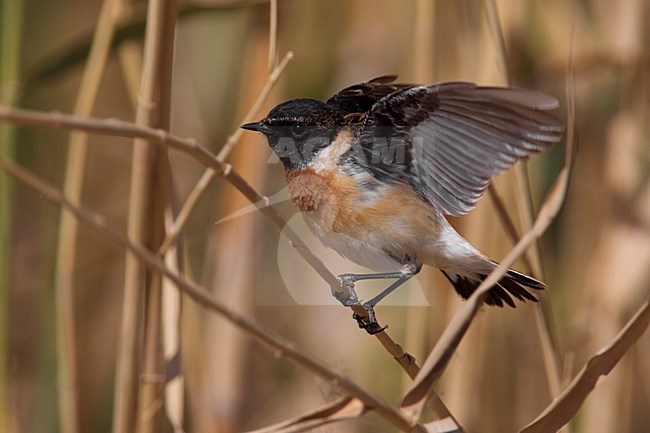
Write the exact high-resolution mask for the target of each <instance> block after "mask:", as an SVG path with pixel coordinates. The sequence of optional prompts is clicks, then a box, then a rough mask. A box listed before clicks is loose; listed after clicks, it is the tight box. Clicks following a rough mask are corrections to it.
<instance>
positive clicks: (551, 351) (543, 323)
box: [485, 0, 572, 397]
mask: <svg viewBox="0 0 650 433" xmlns="http://www.w3.org/2000/svg"><path fill="white" fill-rule="evenodd" d="M485 10H486V14H487V19H488V24H489V28H490V31H491V33H492V37H493V38H494V41H495V43H496V46H497V50H496V52H497V67H498V69H499V72H500V75H501V77H502V79H503V80H504V82H505V84H506V85H507V86H511V85H512V79H511V77H510V73H509V71H508V55H507V50H506V43H505V38H504V36H503V30H502V28H501V24H500V20H499V12H498V8H497V2H496V0H485ZM570 120H572V119H570ZM526 164H527V162H526V161H520V162H519V163H517V164H515V166H514V167H513V172H514V175H515V187H516V190H517V205H518V208H519V215H520V219H521V223H522V227H523V231H529V230H531V228H532V227H533V220H534V211H533V204H532V196H531V191H530V184H529V180H528V171H527V168H526ZM489 191H490V193H493V191H496V188H492V189H490V190H489ZM496 200H497V198H493V201H494V202H496ZM497 209H498V210H499V212H498V213H499V216H500V218H501V220H502V223H503V225H504V227H506V231H507V232H509V234H510V236H512V235H513V234H515V233H516V232H514V231H513V228H514V224H512V218H510V217H506V216H505V215H507V212H506V211H505V208H503V209H499V207H498V206H497ZM509 227H510V228H509ZM524 257H525V258H524V263H525V264H526V267H527V268H528V271H529V272H530V273H531V275H532V276H533V277H535V278H539V279H542V280H543V279H544V275H543V274H542V262H541V256H540V252H539V247H538V244H537V242H533V244H532V258H530V257H528V256H524ZM541 303H542V304H544V303H545V300H544V298H542V299H541ZM534 309H535V322H536V324H537V331H538V335H539V337H540V344H541V346H542V354H543V357H544V367H545V371H546V379H547V383H548V386H549V390H550V393H551V396H553V397H555V396H557V394H558V393H559V391H560V380H561V377H560V376H561V373H560V367H559V362H560V361H559V360H560V357H559V355H558V352H557V347H558V345H557V342H556V340H557V338H556V337H555V335H554V334H553V332H552V327H551V323H553V318H552V313H551V310H550V307H549V306H546V305H535V306H534Z"/></svg>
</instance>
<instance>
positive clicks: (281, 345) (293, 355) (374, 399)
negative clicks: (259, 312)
mask: <svg viewBox="0 0 650 433" xmlns="http://www.w3.org/2000/svg"><path fill="white" fill-rule="evenodd" d="M0 168H2V169H3V170H4V171H6V172H7V173H9V174H10V175H11V176H13V177H14V178H16V179H18V180H19V181H21V182H23V183H24V184H26V185H28V186H30V187H31V188H33V189H35V190H36V191H38V192H39V193H40V194H41V195H42V196H43V197H45V198H46V199H47V200H50V201H52V202H54V203H56V204H58V205H60V206H62V207H64V208H65V209H67V210H68V211H70V212H72V213H73V214H74V215H75V216H76V217H77V218H78V219H79V221H81V222H82V223H84V224H86V225H87V226H88V227H90V228H92V229H93V230H95V231H97V232H98V233H100V234H101V235H103V236H104V237H105V238H106V239H107V240H109V241H111V242H112V243H114V244H117V245H118V246H120V247H122V248H124V249H126V250H128V251H129V252H130V253H131V254H133V255H134V256H136V257H137V258H138V260H140V261H141V262H142V263H144V264H146V266H147V267H148V268H150V269H151V270H153V271H155V272H158V273H160V274H162V275H163V276H164V277H166V278H168V279H169V280H170V281H172V282H173V283H174V284H175V285H176V287H177V288H178V289H179V290H181V291H183V292H184V293H185V294H187V295H188V296H189V297H190V298H191V299H192V300H194V301H195V302H196V303H197V304H199V305H201V306H202V307H204V308H205V309H207V310H209V311H213V312H215V313H217V314H219V315H221V316H222V317H223V318H225V319H226V320H228V321H229V322H230V323H231V324H233V325H234V326H236V327H238V328H239V329H241V330H242V331H244V332H245V333H246V334H247V335H250V336H252V337H254V338H255V339H257V340H258V341H260V342H261V343H263V344H264V345H266V346H267V347H269V348H270V349H271V350H272V351H273V352H274V354H275V355H276V356H279V357H285V358H287V359H290V360H292V361H294V362H296V363H297V364H299V365H301V366H303V367H305V368H306V369H308V370H310V371H311V372H313V373H315V374H317V375H319V376H320V377H322V378H323V379H325V380H326V381H328V382H329V383H330V384H332V385H333V386H335V387H337V388H339V389H341V390H343V391H345V392H347V393H349V394H350V395H352V396H354V397H356V398H358V399H359V400H361V401H362V402H363V403H364V405H366V406H367V407H369V408H372V410H374V411H375V412H377V413H378V414H379V415H381V416H382V417H383V418H384V419H386V420H387V421H388V422H390V423H391V424H393V425H394V426H395V427H397V428H399V429H400V430H403V431H415V432H421V433H424V429H423V428H422V427H421V426H415V428H413V427H411V426H410V424H409V423H408V421H407V420H406V419H405V418H404V416H403V415H402V414H401V413H400V412H399V411H398V410H396V409H395V408H394V407H392V406H391V405H390V404H389V403H387V402H386V401H384V400H383V399H381V398H380V397H378V396H376V395H374V394H372V393H370V392H368V391H367V390H366V389H365V388H363V387H362V386H361V385H359V384H358V383H356V382H355V381H354V380H352V379H350V378H349V377H347V376H344V375H342V374H340V373H338V372H337V371H335V370H333V369H332V368H330V367H329V366H327V365H326V364H324V363H322V362H321V361H320V360H319V359H318V358H315V357H314V356H312V355H310V354H309V353H307V352H305V351H303V350H301V349H300V348H298V347H297V346H296V345H295V344H294V343H293V342H290V341H288V340H286V339H285V338H283V337H281V336H279V335H276V334H275V333H273V332H272V331H270V330H267V329H266V328H265V327H263V326H262V325H261V324H259V323H257V322H255V321H253V320H251V319H249V318H247V317H245V316H243V315H240V314H239V313H236V312H235V311H232V310H231V309H229V308H228V307H226V306H225V305H223V304H221V303H220V302H219V301H217V300H215V299H214V298H213V297H212V295H211V294H210V293H208V292H207V291H206V290H204V289H203V288H202V287H201V286H199V285H198V284H196V283H194V282H193V281H191V280H188V279H186V278H185V277H183V276H182V275H179V274H177V273H176V272H174V271H173V270H171V269H169V268H168V267H167V266H166V265H165V264H164V263H163V261H161V259H160V258H159V257H157V256H156V255H154V254H153V253H151V252H150V251H149V250H147V249H146V248H145V247H143V246H142V245H141V244H140V243H135V242H132V241H131V240H129V239H128V238H127V237H126V236H125V235H124V234H123V233H122V232H120V231H119V230H118V229H116V228H115V227H114V226H113V225H111V224H110V223H109V222H108V221H107V219H106V217H104V216H103V215H101V214H98V213H96V212H93V211H91V210H89V209H87V208H85V207H83V206H80V205H76V204H74V203H72V202H71V201H70V200H68V199H67V198H66V197H65V196H64V195H63V194H61V192H60V191H59V190H57V189H56V188H54V187H53V186H51V185H49V184H48V183H46V182H44V181H43V180H41V179H40V178H38V177H37V176H36V175H34V174H33V173H31V172H30V171H29V170H26V169H25V168H23V167H21V166H19V165H17V164H16V163H14V162H12V161H10V160H7V159H5V158H1V157H0Z"/></svg>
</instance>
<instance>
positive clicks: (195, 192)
mask: <svg viewBox="0 0 650 433" xmlns="http://www.w3.org/2000/svg"><path fill="white" fill-rule="evenodd" d="M292 58H293V52H291V51H289V52H288V53H287V54H285V56H284V58H283V59H282V61H281V62H280V64H278V66H276V67H275V69H273V71H272V72H271V73H270V74H269V77H268V80H267V82H266V85H265V86H264V89H262V91H261V92H260V94H259V96H258V97H257V100H256V101H255V103H254V104H253V106H252V107H251V108H250V110H248V113H246V116H244V119H243V120H242V122H241V124H244V123H248V122H252V121H253V120H255V116H257V115H258V113H259V111H260V109H261V108H262V105H264V103H265V102H266V100H267V99H268V97H269V95H270V94H271V90H273V87H274V86H275V84H276V83H277V82H278V79H279V78H280V76H281V75H282V72H283V71H284V69H285V68H286V67H287V64H288V63H289V61H290V60H291V59H292ZM242 132H243V129H241V128H239V127H237V130H235V131H234V132H233V133H232V134H231V135H230V136H229V137H228V139H227V140H226V143H225V144H224V146H223V147H222V148H221V151H220V152H219V154H218V155H217V159H218V160H220V161H225V160H226V159H227V158H228V156H229V155H230V152H231V151H232V149H233V148H234V146H235V145H236V144H237V143H238V142H239V140H240V139H241V137H242ZM217 175H218V173H217V172H215V171H214V170H213V169H210V168H208V169H207V170H205V172H203V175H201V178H200V179H199V181H198V182H197V183H196V185H195V186H194V188H193V189H192V191H191V192H190V194H189V196H188V197H187V200H185V203H184V204H183V207H182V208H181V210H180V212H179V213H178V216H177V217H176V220H175V221H174V223H173V224H172V226H171V228H170V229H169V230H168V231H167V236H166V238H165V240H164V241H163V243H162V245H161V246H160V249H159V252H160V253H161V254H162V253H164V252H165V251H167V249H168V248H169V247H170V245H171V244H172V243H173V242H174V240H175V239H176V238H177V237H178V235H179V234H180V233H181V231H182V230H183V227H184V226H185V224H186V223H187V220H188V219H189V217H190V215H191V214H192V212H193V211H194V209H195V208H196V206H197V205H198V203H199V200H200V198H201V197H202V196H203V193H204V192H205V190H206V189H207V188H208V186H210V183H211V182H212V180H213V179H214V178H215V177H217Z"/></svg>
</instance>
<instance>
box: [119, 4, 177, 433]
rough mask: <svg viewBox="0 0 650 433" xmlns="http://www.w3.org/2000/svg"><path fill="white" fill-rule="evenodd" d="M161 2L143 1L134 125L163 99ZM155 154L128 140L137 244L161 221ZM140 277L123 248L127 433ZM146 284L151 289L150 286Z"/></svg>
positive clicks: (132, 235) (122, 406) (122, 379)
mask: <svg viewBox="0 0 650 433" xmlns="http://www.w3.org/2000/svg"><path fill="white" fill-rule="evenodd" d="M171 1H173V0H171ZM167 4H168V3H167V2H166V1H165V0H152V1H151V2H149V5H148V10H147V27H146V32H145V39H144V53H143V69H142V81H141V85H140V93H139V95H138V107H137V111H136V121H135V123H136V124H137V125H143V126H159V117H158V116H159V111H158V109H159V105H158V104H159V101H160V99H161V97H163V95H161V92H160V90H161V83H162V82H163V80H164V76H163V74H164V71H163V68H162V66H163V65H162V64H161V60H162V52H163V50H164V45H165V42H167V41H166V40H165V33H164V31H165V27H166V19H167ZM160 152H161V150H160V149H159V148H158V147H157V146H154V145H152V144H151V143H149V142H148V141H147V140H146V139H143V138H136V139H135V140H134V147H133V164H132V169H131V187H130V194H129V214H128V222H127V232H128V236H129V239H131V240H132V241H133V242H136V243H138V244H144V243H145V242H147V240H148V239H149V240H153V239H151V237H150V236H149V234H150V233H151V232H152V230H155V228H156V226H157V225H159V224H161V219H162V213H158V214H156V213H155V211H154V213H153V214H152V213H151V209H152V207H151V205H152V204H153V191H154V190H155V189H156V185H155V170H154V167H155V164H156V159H157V157H158V154H159V153H160ZM152 217H153V218H154V219H152ZM145 279H146V268H145V267H144V266H143V264H142V262H141V261H140V260H138V258H137V257H136V256H135V255H133V254H132V253H130V252H127V255H126V267H125V272H124V298H123V307H122V323H121V328H120V338H119V343H118V350H117V365H116V380H115V394H114V403H113V431H114V432H115V433H128V432H131V431H133V427H134V419H133V416H134V412H135V409H136V402H137V397H136V395H137V381H136V379H137V372H138V362H137V354H138V346H139V342H138V330H139V327H140V320H139V319H140V310H141V306H140V304H141V296H142V287H143V285H144V284H145ZM150 288H151V289H154V290H155V288H153V287H150Z"/></svg>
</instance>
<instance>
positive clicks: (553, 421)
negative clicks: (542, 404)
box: [520, 300, 650, 433]
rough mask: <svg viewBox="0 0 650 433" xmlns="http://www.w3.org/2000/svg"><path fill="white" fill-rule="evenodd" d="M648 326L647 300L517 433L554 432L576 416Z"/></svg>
mask: <svg viewBox="0 0 650 433" xmlns="http://www.w3.org/2000/svg"><path fill="white" fill-rule="evenodd" d="M648 325H650V300H646V301H645V303H644V304H643V305H642V306H641V308H639V310H638V311H637V312H636V313H635V314H634V316H633V317H632V318H631V319H630V320H629V321H628V322H627V324H626V325H625V327H624V328H623V329H622V330H621V331H620V332H619V333H618V335H616V337H615V338H614V339H613V340H612V341H611V342H610V343H609V344H608V345H607V346H606V347H604V348H602V349H601V350H599V351H598V352H597V353H596V354H595V355H594V356H592V357H591V358H590V359H589V361H587V363H586V364H585V366H584V367H583V368H582V370H581V371H580V373H578V374H577V375H576V377H575V378H574V379H573V381H572V382H571V384H570V385H569V386H568V387H567V388H566V389H565V390H564V391H563V392H562V393H561V394H560V395H559V396H558V397H557V398H556V399H555V400H554V401H553V403H551V405H550V406H549V407H547V408H546V409H545V410H544V412H543V413H542V414H541V415H540V416H539V417H537V419H535V421H533V422H532V423H530V424H529V425H527V426H526V427H524V428H523V429H522V430H521V432H520V433H544V432H552V431H553V432H554V431H557V430H559V429H560V428H562V426H564V425H566V424H567V423H568V422H569V421H570V420H571V419H572V418H573V417H574V416H575V414H576V413H577V412H578V410H579V409H580V407H581V406H582V403H583V402H584V401H585V399H586V398H587V396H589V394H590V393H591V392H592V391H593V390H594V389H595V388H596V385H597V383H598V380H599V378H600V376H606V375H607V374H609V372H611V371H612V369H613V368H614V367H615V366H616V364H618V362H619V361H620V360H621V358H622V357H623V355H625V353H627V351H628V350H629V349H630V347H632V345H633V344H634V343H635V342H636V341H637V340H638V339H639V338H641V336H642V335H643V333H644V332H645V331H646V329H648Z"/></svg>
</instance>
